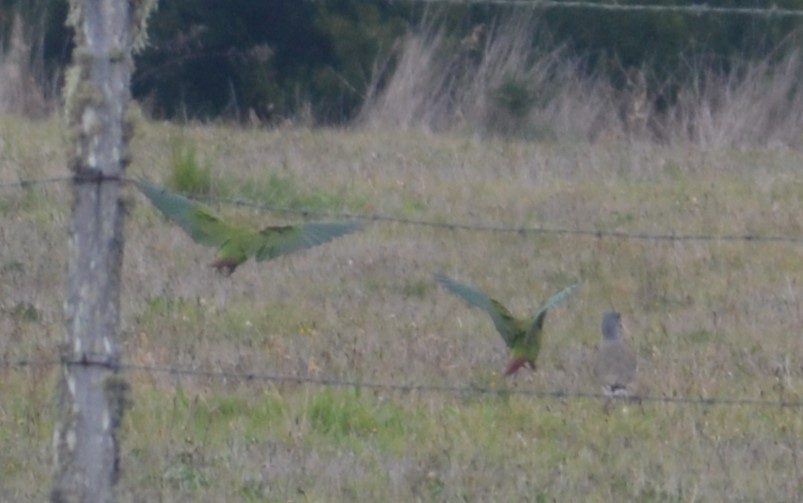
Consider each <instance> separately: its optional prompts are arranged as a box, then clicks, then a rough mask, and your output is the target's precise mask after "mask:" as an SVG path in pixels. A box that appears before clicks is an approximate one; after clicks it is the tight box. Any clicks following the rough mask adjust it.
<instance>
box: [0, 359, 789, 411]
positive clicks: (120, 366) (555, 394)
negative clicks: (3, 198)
mask: <svg viewBox="0 0 803 503" xmlns="http://www.w3.org/2000/svg"><path fill="white" fill-rule="evenodd" d="M61 365H76V366H92V365H94V366H99V367H104V368H108V369H110V370H116V371H121V372H142V373H146V374H167V375H170V376H180V377H189V378H193V377H203V378H209V379H230V380H238V381H261V382H270V383H275V384H297V385H303V384H307V385H312V386H319V387H327V388H355V389H370V390H375V391H388V392H398V393H415V392H418V393H439V394H450V395H461V394H468V395H497V396H510V395H518V396H525V397H529V398H535V399H553V400H583V399H584V400H602V401H609V400H622V401H627V402H632V403H638V404H643V403H668V404H679V405H699V406H709V407H711V406H746V407H755V408H758V407H761V408H781V409H803V401H794V400H762V399H755V398H721V397H688V396H657V395H630V396H628V397H619V398H613V399H612V398H611V397H609V396H607V395H605V394H604V393H592V392H583V391H567V390H537V389H521V388H508V387H505V386H502V387H499V388H490V387H484V386H451V385H437V384H415V383H409V384H402V383H379V382H364V381H354V380H344V379H338V378H329V377H310V376H291V375H280V374H269V373H263V372H239V371H233V370H208V369H198V368H190V367H172V366H158V365H140V364H131V363H109V362H102V361H90V360H80V361H59V360H17V361H3V362H0V367H4V368H9V369H12V370H14V369H17V370H19V369H25V368H29V367H55V366H61Z"/></svg>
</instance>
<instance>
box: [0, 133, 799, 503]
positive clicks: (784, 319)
mask: <svg viewBox="0 0 803 503" xmlns="http://www.w3.org/2000/svg"><path fill="white" fill-rule="evenodd" d="M19 131H25V134H19V133H18V132H19ZM176 133H177V130H176V128H175V127H173V126H169V125H157V124H148V123H144V124H143V129H142V130H141V134H139V135H138V136H137V138H136V140H135V143H134V145H133V158H134V164H133V165H132V166H131V168H130V170H131V175H132V176H140V175H141V176H145V177H147V178H149V179H151V180H154V181H157V182H161V181H164V180H168V179H169V177H170V174H171V167H170V163H169V159H170V152H171V140H170V138H172V137H175V135H176ZM181 134H182V135H185V136H184V137H185V138H186V141H187V142H188V144H191V145H193V149H194V151H195V154H194V155H196V161H197V162H199V164H198V165H199V166H210V171H211V179H212V185H213V193H216V192H215V190H216V188H217V187H220V188H224V189H225V190H227V191H229V190H230V191H231V192H230V193H231V194H235V193H238V191H240V190H241V189H240V188H239V187H244V186H245V185H246V184H249V185H251V186H253V187H255V188H254V189H252V190H254V194H253V195H254V196H255V197H258V196H259V194H257V192H258V191H259V188H260V187H262V188H264V190H265V191H266V193H268V192H269V191H270V190H273V192H272V193H271V195H270V199H274V200H281V201H282V204H288V205H291V206H292V205H297V206H298V207H301V206H304V205H307V204H309V205H310V206H313V207H325V208H337V209H343V210H345V211H358V212H359V211H365V212H379V213H383V214H388V215H397V216H405V215H407V216H414V217H416V218H424V219H428V220H429V219H431V220H438V221H444V222H466V223H472V222H473V223H482V224H493V225H505V226H512V227H517V226H525V227H536V226H545V227H553V228H562V227H566V228H583V229H597V228H598V229H606V230H616V231H628V232H636V231H648V232H676V233H702V234H705V233H717V234H743V233H748V234H761V235H790V236H799V235H800V231H801V226H800V223H799V218H798V215H800V214H801V213H803V207H801V204H802V203H801V201H803V198H801V197H800V191H801V189H803V183H802V182H801V177H800V174H799V165H800V162H801V158H800V155H799V153H797V152H796V151H793V150H787V149H759V148H754V149H750V150H747V149H745V150H731V149H708V150H701V149H694V148H688V147H682V148H681V147H671V146H654V145H648V144H638V145H636V144H633V143H628V142H624V143H619V142H614V141H608V142H600V143H598V144H596V145H593V146H592V145H588V144H571V143H561V142H542V143H537V144H535V143H527V142H514V141H504V142H503V141H497V140H493V139H490V140H485V141H478V140H467V139H466V138H463V137H451V136H430V135H426V134H422V133H418V132H414V131H410V132H405V133H400V132H398V131H383V130H376V131H372V132H364V131H363V132H359V131H356V132H355V131H351V132H349V131H334V130H322V131H315V132H313V131H309V130H304V129H285V130H274V131H243V130H241V129H236V130H235V129H226V128H220V127H214V126H209V127H202V126H188V127H187V128H186V129H185V130H183V131H182V132H181ZM0 138H3V139H4V140H3V141H5V142H6V146H5V148H4V149H3V150H2V151H0V155H1V156H3V158H2V159H3V162H0V179H3V180H9V179H12V180H13V179H15V178H16V177H18V176H20V174H27V175H28V176H54V175H58V174H62V173H63V172H64V170H65V168H64V162H63V158H62V157H61V156H60V155H52V154H53V152H56V151H58V149H59V148H60V147H59V144H60V142H61V139H60V136H59V133H58V127H57V125H54V124H51V123H42V124H40V125H32V124H31V123H27V122H19V121H18V120H11V119H8V118H0ZM166 160H167V161H166ZM238 184H242V185H238ZM233 187H234V188H233ZM271 187H273V189H271ZM129 192H130V193H129V195H128V196H127V197H128V205H129V208H130V209H131V211H130V212H129V218H128V221H127V223H126V226H127V227H126V251H125V258H124V271H123V275H124V277H123V292H122V306H121V307H122V312H121V321H122V326H123V332H124V334H125V360H126V361H127V362H130V363H134V364H141V365H157V366H170V365H179V366H185V367H192V368H198V369H202V370H210V371H216V370H235V371H238V372H244V373H258V374H276V375H290V376H300V377H314V378H320V379H330V378H331V379H341V380H358V381H366V382H378V383H407V384H428V385H443V386H466V387H469V386H477V387H483V388H494V389H497V390H500V393H499V394H497V395H484V394H473V393H452V394H450V393H438V392H407V393H404V392H390V391H387V390H374V389H369V388H367V387H363V388H361V389H352V388H348V387H344V388H330V387H319V386H314V385H296V384H287V383H285V384H280V383H274V382H265V381H258V380H253V381H249V380H238V379H234V378H225V379H224V378H212V377H197V378H192V377H180V376H175V375H170V374H158V373H143V372H131V373H130V374H127V375H126V377H128V378H129V379H130V381H131V383H132V398H133V407H132V409H131V410H130V412H129V413H128V414H127V416H126V418H125V427H124V438H123V444H122V448H123V473H122V479H121V481H120V493H121V500H123V501H139V500H148V501H150V500H160V499H161V500H193V501H226V500H232V499H234V500H242V501H265V500H267V501H274V500H282V501H284V500H299V499H310V500H327V501H332V500H336V501H353V500H363V501H365V500H369V501H411V500H416V499H420V500H445V501H454V500H462V499H469V500H474V499H479V500H486V501H505V500H528V501H553V500H554V501H577V500H582V501H687V500H691V499H701V500H706V501H719V500H728V499H743V500H770V501H795V500H799V499H800V494H801V487H800V485H799V482H798V481H799V480H801V477H800V473H799V469H798V468H797V466H798V465H797V464H796V460H797V458H798V457H799V456H798V455H799V454H800V453H801V448H802V447H803V445H801V442H800V441H799V440H798V439H799V438H800V437H801V434H803V424H802V423H801V420H800V419H799V416H800V414H799V411H797V410H795V409H781V408H773V407H764V408H761V407H751V406H702V405H682V404H664V403H654V402H645V403H643V404H641V405H639V404H636V403H627V404H624V403H615V404H613V405H612V406H611V407H610V410H609V411H608V413H606V411H605V409H604V407H603V404H602V403H600V402H599V401H597V400H595V399H572V398H566V399H559V398H554V399H538V398H534V397H529V396H526V395H521V394H516V393H514V391H516V390H519V389H527V390H531V389H534V390H556V389H560V390H566V391H580V392H596V391H597V389H598V387H597V385H596V383H595V381H594V377H593V375H592V372H591V370H590V362H591V361H592V359H593V355H594V350H595V348H596V345H597V343H598V339H599V327H598V325H599V320H600V315H601V313H602V312H603V311H605V310H608V309H610V308H612V307H613V308H615V309H617V310H620V311H622V313H623V316H624V320H625V328H626V337H627V339H628V341H629V342H630V344H631V345H632V346H633V348H634V349H635V351H636V352H637V354H638V356H639V361H640V369H639V374H638V380H637V386H638V390H639V391H640V392H642V393H646V394H649V395H653V396H659V397H660V396H669V397H672V396H688V397H722V398H753V399H766V400H788V401H798V400H801V399H803V387H802V386H801V382H803V381H801V379H802V378H803V373H802V372H803V371H801V365H800V362H801V361H803V345H801V343H800V335H799V332H800V330H799V328H800V324H801V314H800V312H801V311H800V297H801V296H800V289H799V286H798V285H799V281H798V278H797V274H798V271H799V260H800V253H799V251H798V248H797V245H794V244H784V243H758V242H720V241H712V242H706V241H703V242H671V241H628V240H620V239H613V238H595V237H590V236H572V235H561V236H557V235H551V234H545V235H532V234H518V233H488V232H471V231H465V230H444V229H433V228H428V227H419V226H409V225H402V224H398V223H387V222H367V223H366V228H365V229H364V230H363V231H362V232H360V233H356V234H353V235H349V236H345V237H344V238H342V239H338V240H335V241H333V242H331V243H328V244H326V245H325V246H321V247H318V248H313V249H310V250H305V251H303V252H300V253H298V254H295V255H291V256H288V257H283V258H280V259H278V260H274V261H270V262H264V263H255V262H249V263H247V264H245V265H244V266H243V267H241V268H240V269H238V270H237V271H236V272H235V273H234V275H233V276H232V277H231V278H224V277H221V276H218V275H215V274H214V273H213V271H211V270H210V269H209V268H208V267H207V266H206V264H207V263H208V262H209V260H210V257H211V256H212V255H213V253H214V252H213V251H212V250H210V249H208V248H204V247H202V246H199V245H196V244H194V243H193V242H192V241H191V240H190V239H189V238H188V237H187V236H186V235H184V234H183V233H182V232H181V231H180V230H178V229H177V228H175V227H172V226H170V225H169V224H168V223H167V222H165V221H164V219H162V218H161V217H160V216H159V215H158V214H157V213H156V212H155V211H154V210H153V209H152V208H150V207H149V206H148V204H147V202H145V201H144V200H143V199H142V198H141V197H139V196H138V195H137V193H136V191H135V190H134V189H133V188H132V189H129ZM315 194H322V195H324V196H325V197H324V199H323V202H320V203H319V202H317V201H316V200H315V199H314V198H313V197H312V196H314V195H315ZM69 195H70V190H69V185H66V186H60V185H48V186H44V187H32V188H28V189H25V190H22V191H20V190H11V191H5V192H3V193H0V235H1V236H2V239H0V333H2V334H4V336H3V337H2V338H0V358H2V359H9V360H12V361H13V360H16V359H38V358H39V359H52V358H55V356H56V352H57V344H58V342H59V341H60V340H61V337H62V333H63V329H62V326H61V323H62V319H61V316H62V315H61V309H62V304H63V290H62V286H61V285H64V279H65V278H64V272H65V267H66V264H65V257H66V247H65V246H64V242H65V237H66V234H67V233H66V226H67V219H68V215H69V208H70V197H69ZM282 197H287V199H283V200H282V199H281V198H282ZM326 198H329V199H326ZM318 205H320V206H318ZM216 210H219V211H221V212H225V214H226V215H227V217H229V216H231V218H242V219H244V220H248V221H249V222H252V223H253V224H254V225H262V224H268V223H276V222H284V221H288V220H292V219H291V218H290V217H287V216H286V215H270V214H259V213H256V212H253V211H250V210H247V209H243V208H235V207H218V208H216ZM436 271H442V272H445V273H448V274H454V275H457V276H459V277H460V278H463V279H465V280H466V281H470V282H471V283H472V284H477V285H481V286H482V287H483V289H486V290H487V291H488V292H493V295H494V296H495V297H497V298H499V299H500V300H503V301H504V302H505V304H506V305H507V306H509V307H510V309H511V310H512V311H514V312H515V313H517V314H521V315H525V314H528V313H530V312H531V311H532V310H533V309H535V308H536V306H537V305H538V303H539V301H541V300H543V299H544V298H545V297H546V296H547V295H548V294H549V292H552V291H555V290H556V289H558V288H561V287H563V286H566V284H568V283H570V282H572V281H574V280H578V279H579V280H582V282H583V286H582V288H581V289H580V290H579V291H578V293H577V295H575V296H574V297H573V298H572V299H570V300H569V301H568V302H567V303H566V304H564V305H561V306H559V307H558V308H557V309H555V310H554V311H552V312H550V314H549V315H548V317H547V321H546V332H545V340H544V347H543V351H542V354H541V357H540V358H539V361H538V370H537V371H536V372H535V373H528V372H526V371H523V372H522V373H521V374H520V375H518V376H516V377H515V378H513V379H508V380H503V379H501V378H500V377H499V372H500V371H501V369H503V368H504V365H505V363H506V360H507V358H508V353H507V349H506V348H505V347H504V344H503V342H502V340H501V338H499V336H498V335H497V334H496V333H495V330H494V329H493V327H492V325H491V323H490V321H489V319H488V317H487V316H486V315H484V314H483V313H478V312H475V310H470V309H466V307H465V306H464V305H462V304H461V303H459V302H458V301H457V300H456V299H453V298H452V297H451V296H448V295H447V294H445V293H444V292H443V291H442V290H441V289H438V288H436V287H435V284H434V282H433V280H432V273H433V272H436ZM54 285H55V286H54ZM56 376H57V371H56V370H55V369H52V368H38V367H31V368H25V369H0V397H2V398H0V450H2V452H3V453H4V454H3V456H2V457H0V480H2V481H3V483H2V484H0V500H3V501H6V500H8V501H26V500H42V499H44V498H45V497H46V494H47V487H46V484H42V480H47V478H48V477H49V476H50V462H51V454H50V448H51V447H50V445H51V440H50V432H51V431H52V421H53V418H54V417H55V415H54V409H53V407H54V406H55V405H54V402H53V397H52V396H53V391H52V390H53V389H54V385H55V384H54V381H55V378H56Z"/></svg>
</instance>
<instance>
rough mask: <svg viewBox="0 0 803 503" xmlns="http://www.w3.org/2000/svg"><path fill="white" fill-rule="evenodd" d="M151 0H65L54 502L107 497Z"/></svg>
mask: <svg viewBox="0 0 803 503" xmlns="http://www.w3.org/2000/svg"><path fill="white" fill-rule="evenodd" d="M155 3H156V1H155V0H71V1H70V13H69V16H68V20H67V23H68V24H69V25H70V26H71V27H72V28H73V30H74V32H75V50H74V52H73V61H72V66H71V68H70V70H69V71H68V74H67V84H66V86H65V108H66V112H67V113H66V115H67V127H68V133H69V139H70V145H69V148H70V149H71V150H70V152H69V155H68V159H69V161H68V162H69V167H70V169H71V170H72V172H73V175H74V190H73V192H74V202H73V214H72V221H71V224H70V240H69V264H68V275H69V277H68V280H67V297H66V301H65V304H64V312H65V341H64V344H63V346H62V348H61V352H62V362H63V364H62V376H61V380H60V383H59V390H58V393H59V405H60V409H59V412H58V420H57V424H56V427H55V432H54V449H55V453H54V456H55V460H54V461H55V475H54V481H53V488H52V492H51V501H53V502H90V501H92V502H95V501H98V502H100V501H102V502H106V501H113V500H114V499H115V493H114V488H115V484H116V481H117V477H118V473H119V438H118V432H119V426H120V422H121V420H122V417H123V412H124V410H125V404H126V402H127V397H126V394H127V390H128V384H127V383H126V381H125V380H124V379H123V378H122V376H120V375H119V374H118V365H117V364H118V362H119V360H120V347H121V344H120V342H121V341H120V339H119V337H120V332H119V297H120V293H119V292H120V270H121V265H122V257H123V216H124V212H123V207H122V203H121V200H120V197H119V195H120V188H121V184H122V182H123V175H124V173H125V167H126V165H127V164H128V141H129V137H130V130H131V128H130V125H129V124H128V123H127V122H126V112H127V109H128V102H129V97H130V91H129V83H130V77H131V72H132V66H133V65H132V59H131V52H132V47H135V46H136V45H137V44H144V27H145V20H146V19H147V15H148V13H149V12H150V10H152V8H153V6H154V5H155Z"/></svg>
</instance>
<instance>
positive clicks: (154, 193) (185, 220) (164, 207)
mask: <svg viewBox="0 0 803 503" xmlns="http://www.w3.org/2000/svg"><path fill="white" fill-rule="evenodd" d="M136 184H137V188H139V190H140V192H142V193H143V194H144V195H145V197H147V198H148V199H149V200H150V201H151V203H152V204H153V205H154V206H155V207H156V208H157V209H158V210H159V211H161V212H162V214H164V216H166V217H167V218H169V219H170V220H172V221H174V222H175V223H177V224H178V225H179V227H181V228H182V229H184V232H186V233H187V234H189V236H190V237H191V238H192V239H193V241H195V242H197V243H200V244H202V245H207V246H217V247H219V246H221V245H222V244H223V243H224V242H225V241H226V240H228V239H229V238H230V237H231V236H233V235H236V234H240V233H242V232H243V231H244V229H240V228H239V227H236V226H233V225H230V224H227V223H226V222H224V221H222V220H220V219H219V218H218V217H216V216H215V215H213V214H212V213H210V212H209V211H208V210H206V209H205V208H204V207H203V206H201V205H200V204H198V203H196V202H194V201H191V200H189V199H187V198H186V197H184V196H182V195H180V194H175V193H172V192H168V191H167V190H165V189H163V188H161V187H157V186H156V185H153V184H151V183H149V182H146V181H145V180H137V182H136Z"/></svg>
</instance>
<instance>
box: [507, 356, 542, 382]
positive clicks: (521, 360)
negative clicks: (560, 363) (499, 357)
mask: <svg viewBox="0 0 803 503" xmlns="http://www.w3.org/2000/svg"><path fill="white" fill-rule="evenodd" d="M524 366H527V367H529V368H530V369H532V370H535V363H534V362H533V361H532V360H530V359H528V358H525V357H523V356H519V357H517V358H513V359H512V360H510V363H508V364H507V368H506V369H505V373H504V374H502V375H503V376H504V377H507V376H509V375H513V374H515V373H516V372H517V371H518V370H519V369H520V368H522V367H524Z"/></svg>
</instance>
